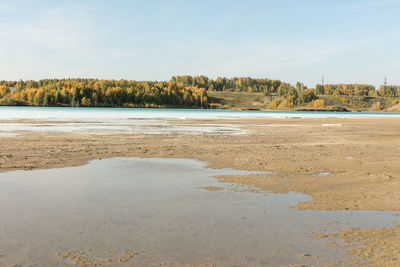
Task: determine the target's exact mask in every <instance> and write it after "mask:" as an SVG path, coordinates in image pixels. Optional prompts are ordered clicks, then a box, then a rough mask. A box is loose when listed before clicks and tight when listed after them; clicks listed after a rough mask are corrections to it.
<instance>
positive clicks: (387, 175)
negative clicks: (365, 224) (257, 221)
mask: <svg viewBox="0 0 400 267" xmlns="http://www.w3.org/2000/svg"><path fill="white" fill-rule="evenodd" d="M15 122H16V121H14V122H13V121H7V123H15ZM169 122H170V123H171V122H173V123H174V124H177V125H179V124H191V125H196V124H207V125H212V124H229V125H234V126H235V127H237V128H240V129H242V130H243V131H244V132H245V134H244V133H239V134H221V133H212V132H211V133H204V132H203V133H186V134H182V133H166V134H135V135H132V134H105V135H102V134H97V135H94V134H87V133H66V132H40V131H23V132H20V133H19V135H17V136H7V135H3V136H0V148H1V149H0V172H9V171H14V170H36V169H48V168H58V167H65V166H77V165H82V164H85V163H86V162H87V161H89V160H92V159H104V158H110V157H143V158H154V157H157V158H189V159H199V160H202V161H205V162H208V163H209V167H210V168H235V169H239V170H249V171H265V172H267V174H265V175H250V176H249V175H247V176H220V177H218V179H220V181H223V182H229V183H238V184H246V185H253V186H255V187H256V188H258V189H262V190H265V191H268V192H272V193H288V192H291V191H294V192H298V193H303V194H306V195H309V196H311V197H312V200H311V201H307V202H301V203H299V204H298V205H297V207H296V208H297V209H300V210H376V211H400V176H399V174H400V164H399V161H400V146H399V144H400V119H399V118H372V117H371V118H345V119H340V118H313V119H311V118H310V119H308V118H301V119H298V118H280V119H278V118H273V119H271V118H270V119H268V118H262V119H261V118H260V119H225V120H218V121H217V120H184V121H182V120H174V121H172V120H170V121H169ZM3 123H4V122H3ZM34 123H46V122H38V121H35V122H34ZM60 123H63V122H60ZM0 125H1V124H0ZM217 191H218V190H217ZM216 193H217V192H216ZM398 231H399V230H398V228H397V227H394V228H387V229H386V228H382V229H379V231H378V230H375V229H354V228H351V229H350V228H349V229H347V230H345V231H341V232H338V233H333V232H330V233H327V234H324V233H316V235H315V236H314V237H320V238H321V237H322V238H336V239H341V240H343V241H344V243H345V248H346V249H347V252H348V254H349V255H352V256H357V257H359V258H361V259H360V260H355V261H354V264H360V265H361V264H365V263H369V264H371V265H374V266H381V265H387V264H395V263H398V259H397V258H396V257H397V256H396V255H397V254H398V247H399V246H398V244H400V237H399V236H398V234H397V233H398ZM368 240H370V241H371V242H368ZM354 242H355V243H354ZM354 244H358V245H360V246H361V247H359V248H357V249H355V248H354V247H349V246H350V245H352V246H354ZM374 246H379V247H380V249H379V250H376V249H373V248H374Z"/></svg>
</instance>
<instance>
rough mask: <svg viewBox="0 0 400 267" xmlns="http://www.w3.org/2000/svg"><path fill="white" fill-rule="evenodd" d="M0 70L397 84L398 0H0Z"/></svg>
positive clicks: (0, 74) (11, 74)
mask: <svg viewBox="0 0 400 267" xmlns="http://www.w3.org/2000/svg"><path fill="white" fill-rule="evenodd" d="M0 14H1V15H0V80H3V79H7V80H16V79H42V78H63V77H93V78H104V79H120V78H125V79H134V80H166V79H169V78H170V77H171V76H172V75H182V74H190V75H199V74H204V75H207V76H209V77H212V78H215V77H217V76H226V77H232V76H252V77H268V78H274V79H281V80H284V81H288V82H292V83H295V82H296V81H303V82H304V83H306V84H307V85H309V86H314V85H315V83H318V82H320V80H321V76H322V75H323V76H325V80H326V82H327V83H339V82H343V83H360V82H363V83H371V84H374V85H379V84H381V83H382V82H383V79H384V77H385V75H387V77H388V81H389V83H395V84H400V49H399V48H400V16H399V14H400V0H279V1H278V0H275V1H268V0H264V1H255V0H254V1H252V0H247V1H245V0H242V1H238V0H236V1H235V0H230V1H225V0H220V1H218V0H213V1H209V0H201V1H200V0H196V1H190V0H186V1H183V0H182V1H175V0H164V1H162V0H158V1H151V0H147V1H145V0H143V1H133V0H132V1H123V0H114V1H102V0H86V1H85V0H80V1H78V0H77V1H57V0H53V1H50V0H32V1H28V0H0Z"/></svg>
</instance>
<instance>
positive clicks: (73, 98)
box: [0, 79, 208, 108]
mask: <svg viewBox="0 0 400 267" xmlns="http://www.w3.org/2000/svg"><path fill="white" fill-rule="evenodd" d="M0 103H2V104H9V105H18V104H29V105H37V106H39V105H43V106H55V105H63V106H96V107H121V106H125V107H196V108H200V107H207V106H208V99H207V92H206V89H205V88H199V87H195V86H185V85H183V84H180V83H173V82H152V81H128V80H118V81H116V80H97V79H47V80H40V81H22V80H20V81H17V82H9V81H2V82H0Z"/></svg>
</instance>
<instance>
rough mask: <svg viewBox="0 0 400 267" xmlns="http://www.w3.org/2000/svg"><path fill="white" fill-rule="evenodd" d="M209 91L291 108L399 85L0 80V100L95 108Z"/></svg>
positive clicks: (191, 103)
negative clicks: (257, 96)
mask: <svg viewBox="0 0 400 267" xmlns="http://www.w3.org/2000/svg"><path fill="white" fill-rule="evenodd" d="M207 91H209V92H211V91H231V92H259V93H263V94H264V95H266V96H271V101H272V105H273V106H274V107H275V108H277V107H279V106H280V107H294V106H298V105H307V104H309V103H311V104H313V105H314V106H315V105H317V106H318V105H319V106H321V105H323V102H322V99H320V98H321V97H322V96H324V95H333V96H337V97H339V96H343V97H346V96H359V97H388V98H398V97H400V86H395V85H384V86H381V87H380V88H379V89H378V90H376V88H375V86H373V85H368V84H325V85H321V84H317V85H316V86H315V88H307V86H305V85H304V84H303V83H300V82H297V83H296V84H295V85H291V84H289V83H286V82H282V81H280V80H273V79H267V78H250V77H233V78H225V77H218V78H216V79H210V78H208V77H206V76H203V75H200V76H190V75H184V76H173V77H172V78H171V79H170V80H169V81H161V82H157V81H132V80H99V79H44V80H39V81H32V80H30V81H23V80H20V81H0V104H6V105H44V106H57V105H62V106H96V107H121V106H122V107H188V108H191V107H193V108H208V107H211V106H213V105H212V104H213V103H210V100H209V98H208V96H207Z"/></svg>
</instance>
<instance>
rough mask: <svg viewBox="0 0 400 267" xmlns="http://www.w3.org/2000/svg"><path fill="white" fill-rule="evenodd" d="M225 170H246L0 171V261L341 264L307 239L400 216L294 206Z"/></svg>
mask: <svg viewBox="0 0 400 267" xmlns="http://www.w3.org/2000/svg"><path fill="white" fill-rule="evenodd" d="M224 174H231V175H246V174H250V173H249V172H244V171H235V170H226V169H224V170H214V169H209V168H206V164H205V163H203V162H200V161H196V160H188V159H139V158H113V159H106V160H95V161H91V162H90V163H89V164H87V165H84V166H80V167H68V168H61V169H51V170H35V171H15V172H7V173H2V174H0V266H70V265H72V262H71V261H70V259H68V258H66V259H62V258H60V257H59V256H58V253H68V252H74V253H79V255H84V257H87V258H89V259H104V258H109V257H115V256H118V255H121V254H123V253H124V252H125V251H131V252H137V253H139V254H138V255H136V256H135V257H133V259H131V260H130V261H129V262H127V263H106V264H104V266H160V264H161V266H185V265H184V264H204V263H214V264H217V266H287V265H288V264H316V265H317V266H319V265H325V264H328V263H336V264H341V265H345V264H344V263H343V262H342V260H343V259H344V257H345V256H344V254H343V251H342V250H341V249H340V248H334V247H325V246H324V244H325V243H324V242H327V241H326V240H321V239H310V238H308V236H309V235H310V234H311V233H312V232H314V231H318V229H320V228H321V227H324V225H325V224H327V223H332V222H336V223H338V227H342V228H345V227H349V226H360V227H370V226H386V225H392V224H393V223H396V222H398V220H399V218H398V217H395V216H393V215H392V213H391V212H373V211H299V210H296V209H293V208H290V207H292V206H295V205H296V204H297V203H298V202H299V201H307V200H309V199H310V198H309V197H308V196H305V195H301V194H296V193H290V194H268V193H266V192H265V193H250V192H238V191H246V189H248V188H246V187H240V186H239V187H238V186H235V185H232V184H224V183H219V182H217V181H216V180H215V179H214V178H213V176H215V175H224ZM207 186H219V187H222V188H224V190H222V191H208V190H205V189H203V188H202V187H207ZM232 189H234V190H232ZM304 254H307V255H309V256H307V257H305V258H304V257H302V255H304Z"/></svg>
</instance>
